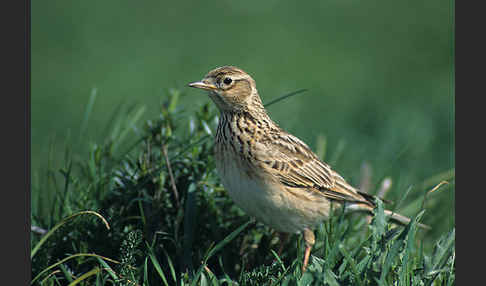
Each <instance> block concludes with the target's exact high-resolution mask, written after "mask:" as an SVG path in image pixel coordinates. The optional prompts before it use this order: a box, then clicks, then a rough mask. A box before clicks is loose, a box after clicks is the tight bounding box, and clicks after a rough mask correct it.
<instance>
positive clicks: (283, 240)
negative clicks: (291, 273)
mask: <svg viewBox="0 0 486 286" xmlns="http://www.w3.org/2000/svg"><path fill="white" fill-rule="evenodd" d="M289 237H290V235H289V233H288V232H279V233H278V240H279V243H280V246H279V248H278V252H277V254H278V257H281V256H282V251H283V249H284V246H285V244H286V243H287V241H288V240H289Z"/></svg>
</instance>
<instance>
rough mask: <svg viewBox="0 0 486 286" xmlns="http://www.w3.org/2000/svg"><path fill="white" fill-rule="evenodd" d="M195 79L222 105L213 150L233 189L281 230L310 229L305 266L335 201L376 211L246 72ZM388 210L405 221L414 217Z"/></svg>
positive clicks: (239, 200) (226, 70)
mask: <svg viewBox="0 0 486 286" xmlns="http://www.w3.org/2000/svg"><path fill="white" fill-rule="evenodd" d="M189 86H191V87H195V88H201V89H204V90H207V91H209V97H210V98H211V99H212V100H213V101H214V103H215V104H216V105H217V107H218V109H219V110H220V112H221V117H220V119H219V124H218V128H217V131H216V137H215V149H214V150H215V159H216V167H217V170H218V173H219V175H220V176H221V179H222V182H223V185H224V186H225V188H226V189H227V190H228V193H229V195H230V197H231V198H232V199H233V200H234V201H235V202H236V204H237V205H238V206H239V207H241V208H242V209H243V210H244V211H245V212H247V213H248V214H249V215H251V216H254V217H255V218H256V219H257V220H259V221H262V222H263V223H265V224H267V225H269V226H270V227H272V228H274V229H276V230H277V231H280V232H284V233H303V235H304V240H305V241H306V251H305V256H304V262H303V269H305V268H306V266H307V263H308V259H309V254H310V250H311V248H312V245H313V244H314V241H315V238H314V233H313V231H312V229H314V228H315V227H316V226H317V225H318V224H319V223H321V222H322V221H323V220H326V219H327V218H328V217H329V215H330V214H329V212H330V204H331V201H332V202H336V203H338V204H343V203H345V204H346V207H347V209H348V210H351V211H364V212H367V213H370V214H371V212H372V210H373V208H374V207H375V203H374V197H373V196H371V195H369V194H366V193H363V192H360V191H359V190H357V189H355V188H354V187H352V186H351V185H349V184H348V183H347V182H346V181H345V180H344V179H343V177H341V176H340V175H339V174H338V173H336V172H335V171H334V170H332V169H331V167H330V166H329V165H328V164H326V163H324V162H322V161H320V160H319V158H318V157H317V155H315V154H314V153H313V152H312V151H311V149H310V148H309V147H308V146H307V145H306V144H305V143H304V142H302V141H301V140H300V139H298V138H297V137H295V136H293V135H291V134H289V133H287V132H285V131H284V130H282V129H281V128H280V127H279V126H278V125H277V124H276V123H275V122H274V121H273V120H271V119H270V117H269V116H268V114H267V112H266V110H265V108H264V107H263V104H262V101H261V99H260V96H259V95H258V91H257V89H256V84H255V81H254V80H253V78H251V76H249V75H248V74H247V73H246V72H244V71H243V70H241V69H239V68H237V67H233V66H224V67H220V68H216V69H214V70H212V71H210V72H209V73H208V74H207V75H206V76H205V77H204V79H203V80H202V81H199V82H194V83H191V84H189ZM385 213H386V214H387V215H389V216H390V217H391V218H392V220H394V221H396V222H399V223H402V224H405V223H408V222H409V221H410V219H408V218H407V217H404V216H401V215H399V214H395V213H392V212H391V211H388V210H386V211H385ZM422 226H423V225H422Z"/></svg>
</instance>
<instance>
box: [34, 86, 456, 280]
mask: <svg viewBox="0 0 486 286" xmlns="http://www.w3.org/2000/svg"><path fill="white" fill-rule="evenodd" d="M301 96H302V95H301ZM180 97H181V93H180V92H179V91H178V90H172V91H171V92H170V93H169V94H167V95H166V96H164V101H163V102H162V104H161V106H160V112H159V116H158V117H155V118H153V119H151V120H148V121H141V118H142V115H143V112H144V110H145V107H143V106H142V107H137V106H126V105H120V106H119V107H118V108H117V109H116V111H115V112H114V113H113V115H112V116H111V117H110V120H109V121H108V123H107V125H106V126H105V127H104V129H103V130H104V134H105V136H104V138H105V140H104V141H103V142H98V143H96V144H94V143H93V144H91V145H90V147H89V152H88V154H86V155H84V154H78V153H75V152H73V151H72V150H73V145H75V144H88V143H89V142H87V140H85V139H84V138H83V136H79V137H78V138H79V139H78V138H77V139H76V140H74V138H73V137H72V136H73V135H70V136H69V137H68V138H67V139H66V143H65V147H64V160H63V165H62V167H61V168H56V167H55V164H52V165H50V166H49V168H47V169H46V170H45V171H42V172H41V173H39V172H34V176H35V177H37V180H35V179H34V180H33V182H32V187H33V190H32V212H31V213H32V218H31V222H32V225H33V226H37V227H40V228H42V229H45V230H46V231H47V232H46V233H45V234H43V235H41V234H39V233H37V232H32V234H31V246H32V253H31V257H32V277H33V284H35V285H454V283H455V227H454V226H452V227H451V226H450V224H449V223H448V222H444V221H443V222H442V223H435V222H436V221H437V220H438V219H439V218H437V220H434V219H433V218H434V217H435V216H436V214H441V213H443V212H444V210H443V209H444V207H443V206H444V205H441V202H443V201H444V200H446V201H447V199H448V196H449V194H450V193H451V192H453V189H454V172H453V170H443V171H442V172H438V173H437V174H435V175H434V176H431V177H430V178H428V179H427V178H425V179H423V180H421V181H419V182H409V186H407V188H403V189H399V188H401V186H403V185H405V183H401V184H400V183H398V184H395V182H396V181H399V182H400V178H394V177H392V178H391V179H392V181H393V182H394V185H398V187H394V193H395V195H396V194H397V193H401V194H402V195H399V196H398V200H395V199H394V201H396V202H397V203H396V204H392V205H386V207H387V208H391V209H395V208H396V210H397V211H400V212H403V213H405V214H407V215H411V217H413V219H412V222H411V223H410V224H409V225H407V226H405V227H396V226H394V225H391V224H388V223H387V221H386V218H385V216H384V214H383V207H384V206H383V204H382V203H381V202H380V201H378V207H377V208H376V209H375V215H374V217H373V220H372V221H371V223H370V224H368V223H367V222H366V220H365V219H364V218H363V217H361V216H359V215H356V214H349V215H345V214H343V212H342V211H341V209H340V208H336V209H335V211H334V215H333V216H332V218H331V219H330V220H329V221H326V222H324V223H323V224H321V225H320V227H319V228H318V229H317V230H316V245H315V247H314V249H313V251H312V257H311V260H310V265H309V267H308V271H307V272H305V273H302V272H301V261H302V256H303V250H304V243H303V241H302V238H300V237H299V236H295V235H294V236H292V238H291V240H290V241H289V242H288V245H287V246H286V247H285V250H284V252H283V253H282V255H281V257H278V255H277V254H276V253H275V252H274V251H273V250H276V249H277V248H278V239H277V237H276V236H275V233H274V232H273V231H272V230H271V229H269V228H268V227H266V226H263V225H261V224H259V223H256V222H254V221H252V220H251V219H250V218H249V217H247V216H246V215H245V214H244V213H243V212H242V211H241V210H240V209H238V208H237V207H236V206H235V205H234V203H233V202H232V201H231V200H230V199H229V198H228V196H227V194H226V192H225V190H224V189H223V187H222V186H221V184H220V181H219V178H218V176H217V174H216V173H215V169H214V161H213V157H212V149H211V147H212V140H209V139H211V136H212V134H214V130H215V123H216V120H215V119H216V118H215V117H216V116H217V112H216V110H215V108H214V107H213V105H211V104H210V103H209V102H207V103H206V104H204V105H201V106H200V107H198V108H196V109H195V111H194V112H188V111H186V110H184V109H183V108H182V107H183V106H184V105H182V104H181V103H180ZM282 104H285V101H283V102H280V103H276V104H275V105H282ZM273 106H274V105H272V106H270V107H269V108H270V109H271V108H273ZM93 107H96V92H93V93H92V97H91V100H90V101H89V103H88V106H87V107H86V109H85V110H86V112H85V118H84V120H83V123H82V126H84V127H83V128H82V129H81V130H82V132H81V134H83V132H84V131H86V130H87V129H89V128H91V127H93V126H92V125H90V123H89V122H90V113H91V112H90V110H92V108H93ZM319 138H321V139H320V140H319V142H318V144H317V146H319V147H318V150H317V151H318V153H319V154H320V155H321V156H322V157H326V160H327V159H328V158H327V157H329V161H332V162H333V163H334V164H337V163H338V162H339V161H340V158H342V157H343V156H345V155H344V152H346V151H347V150H348V148H351V147H353V146H354V145H353V146H350V147H348V145H346V144H344V143H343V144H341V145H340V146H341V147H339V148H336V149H335V150H333V151H332V152H331V151H330V150H328V148H327V147H326V146H327V143H326V142H327V141H326V140H325V139H323V138H324V137H322V136H321V137H319ZM59 148H60V147H58V146H51V149H59ZM50 154H51V153H48V154H46V157H47V159H48V161H49V160H50V159H51V158H52V157H51V155H50ZM372 167H373V166H372V165H371V167H368V169H370V168H371V169H372V170H373V171H374V172H376V173H377V174H380V173H387V172H386V170H380V169H378V170H376V169H374V168H372ZM404 170H406V169H404ZM404 172H405V171H404ZM363 173H366V172H363ZM370 176H372V175H366V176H364V178H366V179H367V180H368V181H370V182H371V183H370V188H369V189H370V191H369V192H370V193H375V192H376V191H377V187H375V185H378V184H374V183H373V182H374V181H376V180H377V179H376V178H370ZM404 178H407V176H406V174H403V178H402V179H401V181H406V179H404ZM379 179H380V180H381V179H382V178H381V177H380V178H379ZM442 180H448V181H449V184H448V185H445V186H442V187H441V188H439V189H438V190H436V191H434V192H432V193H429V194H428V195H427V199H426V200H425V195H426V194H427V192H428V191H429V190H430V189H431V188H432V187H433V186H435V185H436V184H438V183H439V182H441V181H442ZM392 193H393V190H392ZM43 194H51V197H49V198H46V197H44V195H43ZM444 197H445V199H444ZM385 198H387V197H385ZM46 201H48V202H49V203H46ZM449 204H450V201H449ZM448 212H451V210H450V209H449V210H448ZM448 215H449V216H451V215H452V216H453V214H450V213H449V214H448ZM426 218H428V220H426ZM418 222H425V223H427V224H429V225H431V226H432V227H433V229H432V230H431V231H423V230H421V229H419V228H418V227H417V224H418Z"/></svg>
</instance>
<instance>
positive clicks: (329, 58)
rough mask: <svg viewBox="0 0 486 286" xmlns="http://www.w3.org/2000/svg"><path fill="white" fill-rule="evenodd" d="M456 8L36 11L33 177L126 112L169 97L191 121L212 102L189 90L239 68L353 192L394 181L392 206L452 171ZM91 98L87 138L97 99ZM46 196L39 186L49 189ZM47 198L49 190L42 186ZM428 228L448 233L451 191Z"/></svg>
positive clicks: (369, 4)
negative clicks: (212, 73) (364, 175)
mask: <svg viewBox="0 0 486 286" xmlns="http://www.w3.org/2000/svg"><path fill="white" fill-rule="evenodd" d="M453 33H454V30H453V2H452V1H439V0H431V1H425V2H424V1H418V0H412V1H374V0H368V1H353V0H344V1H343V0H339V1H338V0H333V1H308V2H302V1H300V2H299V1H276V0H268V1H249V0H247V1H235V0H231V1H154V0H147V1H126V0H122V1H93V0H84V1H65V0H62V1H61V0H51V1H33V2H32V34H31V37H32V47H31V52H32V63H31V64H32V69H31V79H32V86H31V91H32V93H31V103H32V107H31V110H32V114H31V118H32V125H31V128H32V129H31V132H32V133H31V138H32V142H31V148H32V150H31V151H32V176H33V179H34V180H36V179H38V177H36V176H42V175H43V174H44V172H45V169H46V167H47V162H48V153H49V152H48V150H49V148H50V146H54V147H52V149H53V152H52V154H51V156H52V162H53V163H52V164H54V166H51V167H54V168H56V166H57V165H59V166H61V165H62V158H63V156H64V151H65V148H64V147H65V142H66V137H67V136H69V138H70V140H71V141H77V143H78V144H74V145H73V146H74V150H73V151H74V152H75V153H78V154H83V152H85V151H86V150H87V146H88V145H89V144H90V143H91V142H102V141H103V136H104V129H103V127H104V126H106V124H107V121H109V120H110V118H109V117H110V113H111V112H112V111H113V110H115V108H116V107H117V106H118V105H119V104H120V103H122V102H125V103H127V104H132V103H136V104H139V105H146V106H147V109H146V112H145V114H144V118H145V119H149V118H153V117H154V116H157V114H158V112H159V102H160V101H161V98H162V97H165V96H166V95H167V90H168V89H169V88H178V89H180V90H181V91H182V92H183V95H184V96H183V97H182V98H181V101H182V103H181V104H182V105H184V106H186V109H187V110H188V111H189V112H190V111H192V110H196V109H197V108H198V106H200V105H201V104H203V103H205V102H208V100H209V99H208V98H207V96H205V95H204V93H203V92H201V91H198V90H194V89H190V88H188V87H186V84H187V83H188V82H191V81H195V80H199V79H201V78H202V77H203V76H204V75H205V74H206V73H207V72H208V71H209V70H210V69H213V68H215V67H218V66H221V65H236V66H238V67H241V68H242V69H244V70H245V71H247V72H248V73H249V74H251V75H252V76H253V77H254V78H255V79H256V82H257V87H258V90H259V92H260V95H261V97H262V99H263V101H264V102H269V101H270V100H272V99H274V98H277V97H278V96H281V95H283V94H286V93H288V92H292V91H295V90H298V89H302V88H305V89H308V91H307V92H305V93H303V94H300V95H298V96H295V97H292V98H290V99H287V100H285V101H282V102H280V103H278V104H276V105H274V106H272V107H271V108H270V109H269V111H270V114H271V116H272V117H273V118H274V120H275V121H276V122H278V123H279V124H280V125H281V127H283V128H284V129H286V130H287V131H289V132H291V133H293V134H295V135H297V136H298V137H300V138H301V139H303V140H304V141H305V142H307V143H308V144H309V145H310V146H311V147H312V148H314V149H315V148H316V146H317V143H316V142H317V141H318V140H317V138H318V137H319V135H323V136H324V137H325V138H326V146H327V149H326V159H329V160H332V161H334V162H332V163H334V164H333V167H334V169H337V170H338V171H339V172H340V173H342V174H343V175H344V177H345V178H346V179H348V180H349V181H351V182H352V183H354V184H358V182H359V177H360V170H361V165H362V163H363V162H364V161H366V162H368V163H369V164H370V165H371V166H372V168H373V177H372V183H373V184H375V185H376V184H378V183H379V181H380V180H381V179H383V177H384V176H391V177H392V178H393V180H394V185H393V191H392V193H391V194H390V197H391V198H392V199H395V200H396V199H397V198H400V194H402V193H403V192H405V190H406V189H407V188H408V187H409V186H411V185H413V186H415V187H416V189H414V190H413V192H412V193H415V195H413V194H412V195H410V196H412V197H413V196H421V195H423V193H424V188H425V186H426V184H424V181H426V180H427V179H428V178H431V177H433V176H436V175H438V174H441V173H443V172H447V171H449V170H451V169H453V168H454V164H455V163H454V56H453V54H454V45H453V43H454V34H453ZM93 88H96V90H97V99H96V102H95V105H94V107H93V111H92V115H91V117H90V119H89V124H88V128H87V130H86V133H85V134H83V136H82V138H78V137H77V136H78V133H79V130H80V128H81V125H82V121H83V116H84V113H85V110H86V106H87V104H88V101H89V97H90V94H91V92H92V90H93ZM42 191H44V190H42ZM45 191H48V190H45ZM437 196H438V197H439V199H438V202H440V204H441V207H437V208H435V209H436V210H435V209H434V214H433V215H431V214H430V213H426V215H425V218H424V220H425V222H427V223H430V224H432V225H434V224H441V226H442V227H443V228H450V227H452V226H453V225H454V188H453V187H449V189H448V191H447V192H442V193H439V194H438V195H437Z"/></svg>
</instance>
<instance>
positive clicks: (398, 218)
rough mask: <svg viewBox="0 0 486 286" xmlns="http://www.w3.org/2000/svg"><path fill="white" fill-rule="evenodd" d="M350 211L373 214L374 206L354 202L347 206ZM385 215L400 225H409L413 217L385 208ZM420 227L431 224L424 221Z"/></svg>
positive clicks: (428, 227) (426, 227)
mask: <svg viewBox="0 0 486 286" xmlns="http://www.w3.org/2000/svg"><path fill="white" fill-rule="evenodd" d="M346 209H347V210H348V211H352V212H366V213H367V214H369V215H373V207H370V206H369V205H367V204H352V205H349V206H347V207H346ZM384 212H385V215H386V216H387V217H388V218H389V219H390V220H391V221H392V222H394V223H396V224H400V225H407V224H409V223H410V221H411V219H410V218H409V217H406V216H404V215H401V214H399V213H396V212H393V211H391V210H384ZM417 226H418V227H420V228H423V229H427V230H428V229H431V227H430V226H428V225H426V224H423V223H418V224H417Z"/></svg>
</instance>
